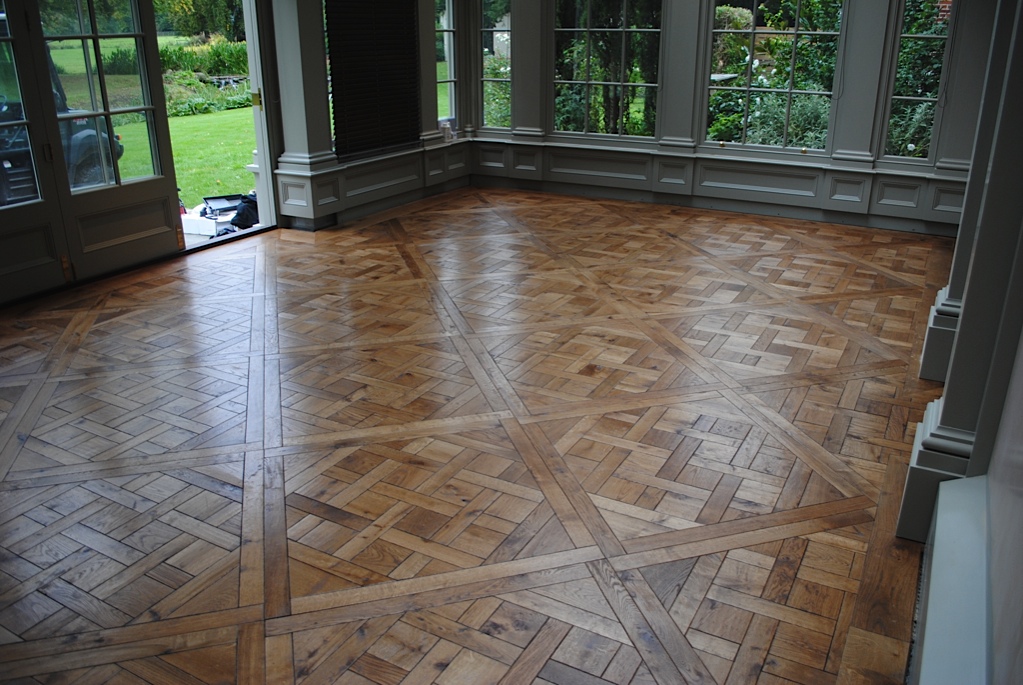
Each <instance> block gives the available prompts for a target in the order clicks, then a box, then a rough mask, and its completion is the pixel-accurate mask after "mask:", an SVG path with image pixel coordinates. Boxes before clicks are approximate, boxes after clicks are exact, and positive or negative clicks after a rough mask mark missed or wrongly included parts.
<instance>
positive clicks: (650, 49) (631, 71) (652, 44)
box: [625, 32, 661, 83]
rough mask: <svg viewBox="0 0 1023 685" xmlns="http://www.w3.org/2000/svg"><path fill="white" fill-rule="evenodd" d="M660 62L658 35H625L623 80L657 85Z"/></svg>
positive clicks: (659, 37)
mask: <svg viewBox="0 0 1023 685" xmlns="http://www.w3.org/2000/svg"><path fill="white" fill-rule="evenodd" d="M660 61H661V34H660V33H632V32H629V33H627V34H626V55H625V63H626V65H627V67H628V71H627V72H626V74H625V80H626V81H629V82H631V83H657V65H658V64H659V63H660Z"/></svg>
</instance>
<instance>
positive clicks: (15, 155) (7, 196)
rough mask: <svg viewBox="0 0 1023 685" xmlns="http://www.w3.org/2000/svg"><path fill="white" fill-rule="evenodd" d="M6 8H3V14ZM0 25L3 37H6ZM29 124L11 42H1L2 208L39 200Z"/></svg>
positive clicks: (0, 8)
mask: <svg viewBox="0 0 1023 685" xmlns="http://www.w3.org/2000/svg"><path fill="white" fill-rule="evenodd" d="M2 10H3V4H0V11H2ZM6 29H7V26H6V23H0V37H3V38H6V37H7V35H8V34H7V31H6ZM27 124H28V122H27V121H26V118H25V110H24V107H23V106H22V100H21V88H20V86H19V84H18V71H17V69H16V68H15V64H14V51H13V49H12V47H11V43H10V41H9V40H3V41H0V207H4V206H7V205H13V204H19V203H22V202H30V201H32V200H37V199H39V184H38V182H37V180H36V169H35V161H34V159H33V157H32V146H31V144H30V139H29V131H28V125H27Z"/></svg>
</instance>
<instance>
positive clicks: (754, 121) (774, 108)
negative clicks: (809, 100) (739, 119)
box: [746, 93, 787, 146]
mask: <svg viewBox="0 0 1023 685" xmlns="http://www.w3.org/2000/svg"><path fill="white" fill-rule="evenodd" d="M786 100H787V97H786V95H785V94H784V93H751V94H750V103H749V119H748V121H747V125H746V142H747V143H750V144H752V145H776V146H779V145H784V144H785V104H786Z"/></svg>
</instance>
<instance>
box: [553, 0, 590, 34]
mask: <svg viewBox="0 0 1023 685" xmlns="http://www.w3.org/2000/svg"><path fill="white" fill-rule="evenodd" d="M587 4H588V2H587V0H558V10H557V16H556V18H555V22H556V23H555V28H559V29H584V28H586V6H587Z"/></svg>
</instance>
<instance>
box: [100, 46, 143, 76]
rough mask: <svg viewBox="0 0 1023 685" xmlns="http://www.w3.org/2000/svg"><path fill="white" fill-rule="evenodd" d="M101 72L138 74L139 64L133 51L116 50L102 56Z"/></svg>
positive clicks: (127, 49) (125, 49) (126, 49)
mask: <svg viewBox="0 0 1023 685" xmlns="http://www.w3.org/2000/svg"><path fill="white" fill-rule="evenodd" d="M103 71H104V72H105V73H107V74H137V73H139V62H138V59H137V57H136V56H135V51H134V50H132V49H130V48H117V49H116V50H112V51H111V52H109V53H107V54H106V55H103Z"/></svg>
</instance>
